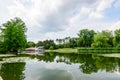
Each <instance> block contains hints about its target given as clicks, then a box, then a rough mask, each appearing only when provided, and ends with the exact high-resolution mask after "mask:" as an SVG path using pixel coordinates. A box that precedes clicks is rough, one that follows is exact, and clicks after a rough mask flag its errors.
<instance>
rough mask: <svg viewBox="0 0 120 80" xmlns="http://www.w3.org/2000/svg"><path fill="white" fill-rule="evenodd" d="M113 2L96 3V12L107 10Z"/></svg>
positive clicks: (110, 0)
mask: <svg viewBox="0 0 120 80" xmlns="http://www.w3.org/2000/svg"><path fill="white" fill-rule="evenodd" d="M113 1H114V0H100V1H99V2H98V3H97V5H98V6H97V9H96V11H98V12H101V11H104V10H105V9H107V8H110V7H111V6H112V3H113Z"/></svg>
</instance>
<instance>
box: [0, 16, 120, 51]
mask: <svg viewBox="0 0 120 80" xmlns="http://www.w3.org/2000/svg"><path fill="white" fill-rule="evenodd" d="M0 30H1V32H0V52H1V53H11V52H13V53H14V52H15V53H17V52H18V51H21V50H24V49H25V48H27V47H39V46H44V48H45V49H47V51H50V50H52V51H55V52H66V51H67V52H76V49H77V48H79V49H78V51H80V50H81V49H83V48H84V49H86V51H88V50H93V49H101V50H102V49H103V48H104V49H105V48H109V49H111V48H112V49H118V48H120V29H116V30H115V31H110V30H103V31H94V30H89V29H81V30H80V31H79V32H77V37H65V38H57V39H56V40H44V41H38V42H37V43H34V42H33V41H28V42H27V39H26V35H25V32H26V31H27V28H26V25H25V23H24V22H23V21H22V20H21V19H20V18H14V19H11V20H9V21H7V22H6V23H4V24H2V26H1V27H0ZM88 48H89V49H88Z"/></svg>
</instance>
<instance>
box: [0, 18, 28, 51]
mask: <svg viewBox="0 0 120 80" xmlns="http://www.w3.org/2000/svg"><path fill="white" fill-rule="evenodd" d="M26 31H27V28H26V25H25V23H24V22H23V21H22V20H21V19H20V18H17V17H16V18H14V19H11V20H10V21H7V22H6V23H4V24H3V25H2V27H1V35H0V37H1V44H2V45H3V46H2V47H3V49H2V50H3V51H4V52H17V51H18V50H23V49H24V48H25V47H26V42H27V40H26V35H25V32H26Z"/></svg>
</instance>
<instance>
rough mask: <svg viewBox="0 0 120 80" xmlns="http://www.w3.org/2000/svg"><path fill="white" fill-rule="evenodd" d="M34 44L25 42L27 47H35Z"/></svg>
mask: <svg viewBox="0 0 120 80" xmlns="http://www.w3.org/2000/svg"><path fill="white" fill-rule="evenodd" d="M35 45H36V44H35V43H34V42H32V41H29V42H27V47H35Z"/></svg>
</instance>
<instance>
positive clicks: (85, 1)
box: [0, 0, 120, 42]
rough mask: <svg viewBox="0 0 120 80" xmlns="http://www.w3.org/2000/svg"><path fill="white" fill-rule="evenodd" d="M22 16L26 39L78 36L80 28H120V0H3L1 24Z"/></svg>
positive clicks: (99, 29)
mask: <svg viewBox="0 0 120 80" xmlns="http://www.w3.org/2000/svg"><path fill="white" fill-rule="evenodd" d="M14 17H20V18H21V19H22V20H23V21H24V22H25V23H26V26H27V28H28V31H27V33H26V34H27V39H28V40H29V41H35V42H37V41H40V40H45V39H56V38H64V37H67V36H71V37H74V36H75V37H76V36H77V33H78V31H79V30H80V29H85V28H87V29H94V30H95V31H101V30H106V29H108V30H115V29H119V28H120V0H0V25H1V24H2V23H4V22H6V21H8V20H10V19H12V18H14Z"/></svg>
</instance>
